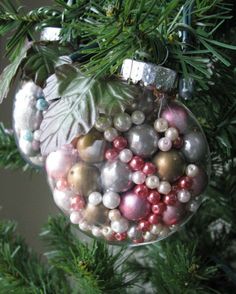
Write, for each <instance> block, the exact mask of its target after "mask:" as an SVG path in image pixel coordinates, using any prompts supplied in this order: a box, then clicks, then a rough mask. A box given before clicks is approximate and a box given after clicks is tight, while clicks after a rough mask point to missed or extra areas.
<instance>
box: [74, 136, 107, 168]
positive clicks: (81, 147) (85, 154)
mask: <svg viewBox="0 0 236 294" xmlns="http://www.w3.org/2000/svg"><path fill="white" fill-rule="evenodd" d="M105 149H106V141H105V140H104V138H103V135H102V134H101V133H99V132H98V131H96V130H91V131H90V132H89V133H88V134H87V135H84V136H81V137H80V138H79V139H78V142H77V150H78V152H79V156H80V158H81V159H82V160H83V161H85V162H89V163H96V162H101V161H103V160H104V155H105Z"/></svg>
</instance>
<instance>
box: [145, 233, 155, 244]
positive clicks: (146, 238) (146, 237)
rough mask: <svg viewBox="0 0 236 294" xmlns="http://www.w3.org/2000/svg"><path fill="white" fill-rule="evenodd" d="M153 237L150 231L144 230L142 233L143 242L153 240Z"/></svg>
mask: <svg viewBox="0 0 236 294" xmlns="http://www.w3.org/2000/svg"><path fill="white" fill-rule="evenodd" d="M153 238H154V236H153V234H151V233H150V232H145V233H144V234H143V239H144V241H145V242H150V241H152V240H153Z"/></svg>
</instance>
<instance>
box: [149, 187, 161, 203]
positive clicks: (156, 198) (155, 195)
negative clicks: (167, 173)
mask: <svg viewBox="0 0 236 294" xmlns="http://www.w3.org/2000/svg"><path fill="white" fill-rule="evenodd" d="M147 200H148V202H150V203H151V204H157V203H159V202H160V201H161V194H160V193H159V192H157V191H156V190H153V191H151V192H150V194H149V195H148V197H147Z"/></svg>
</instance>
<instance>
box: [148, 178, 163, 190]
mask: <svg viewBox="0 0 236 294" xmlns="http://www.w3.org/2000/svg"><path fill="white" fill-rule="evenodd" d="M145 183H146V185H147V187H148V188H149V189H156V188H158V187H159V184H160V180H159V178H158V177H157V176H154V175H152V176H148V177H147V178H146V182H145Z"/></svg>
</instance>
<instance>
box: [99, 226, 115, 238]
mask: <svg viewBox="0 0 236 294" xmlns="http://www.w3.org/2000/svg"><path fill="white" fill-rule="evenodd" d="M102 234H103V236H104V237H105V238H110V237H111V236H112V234H113V231H112V229H111V227H108V226H106V227H103V228H102Z"/></svg>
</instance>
